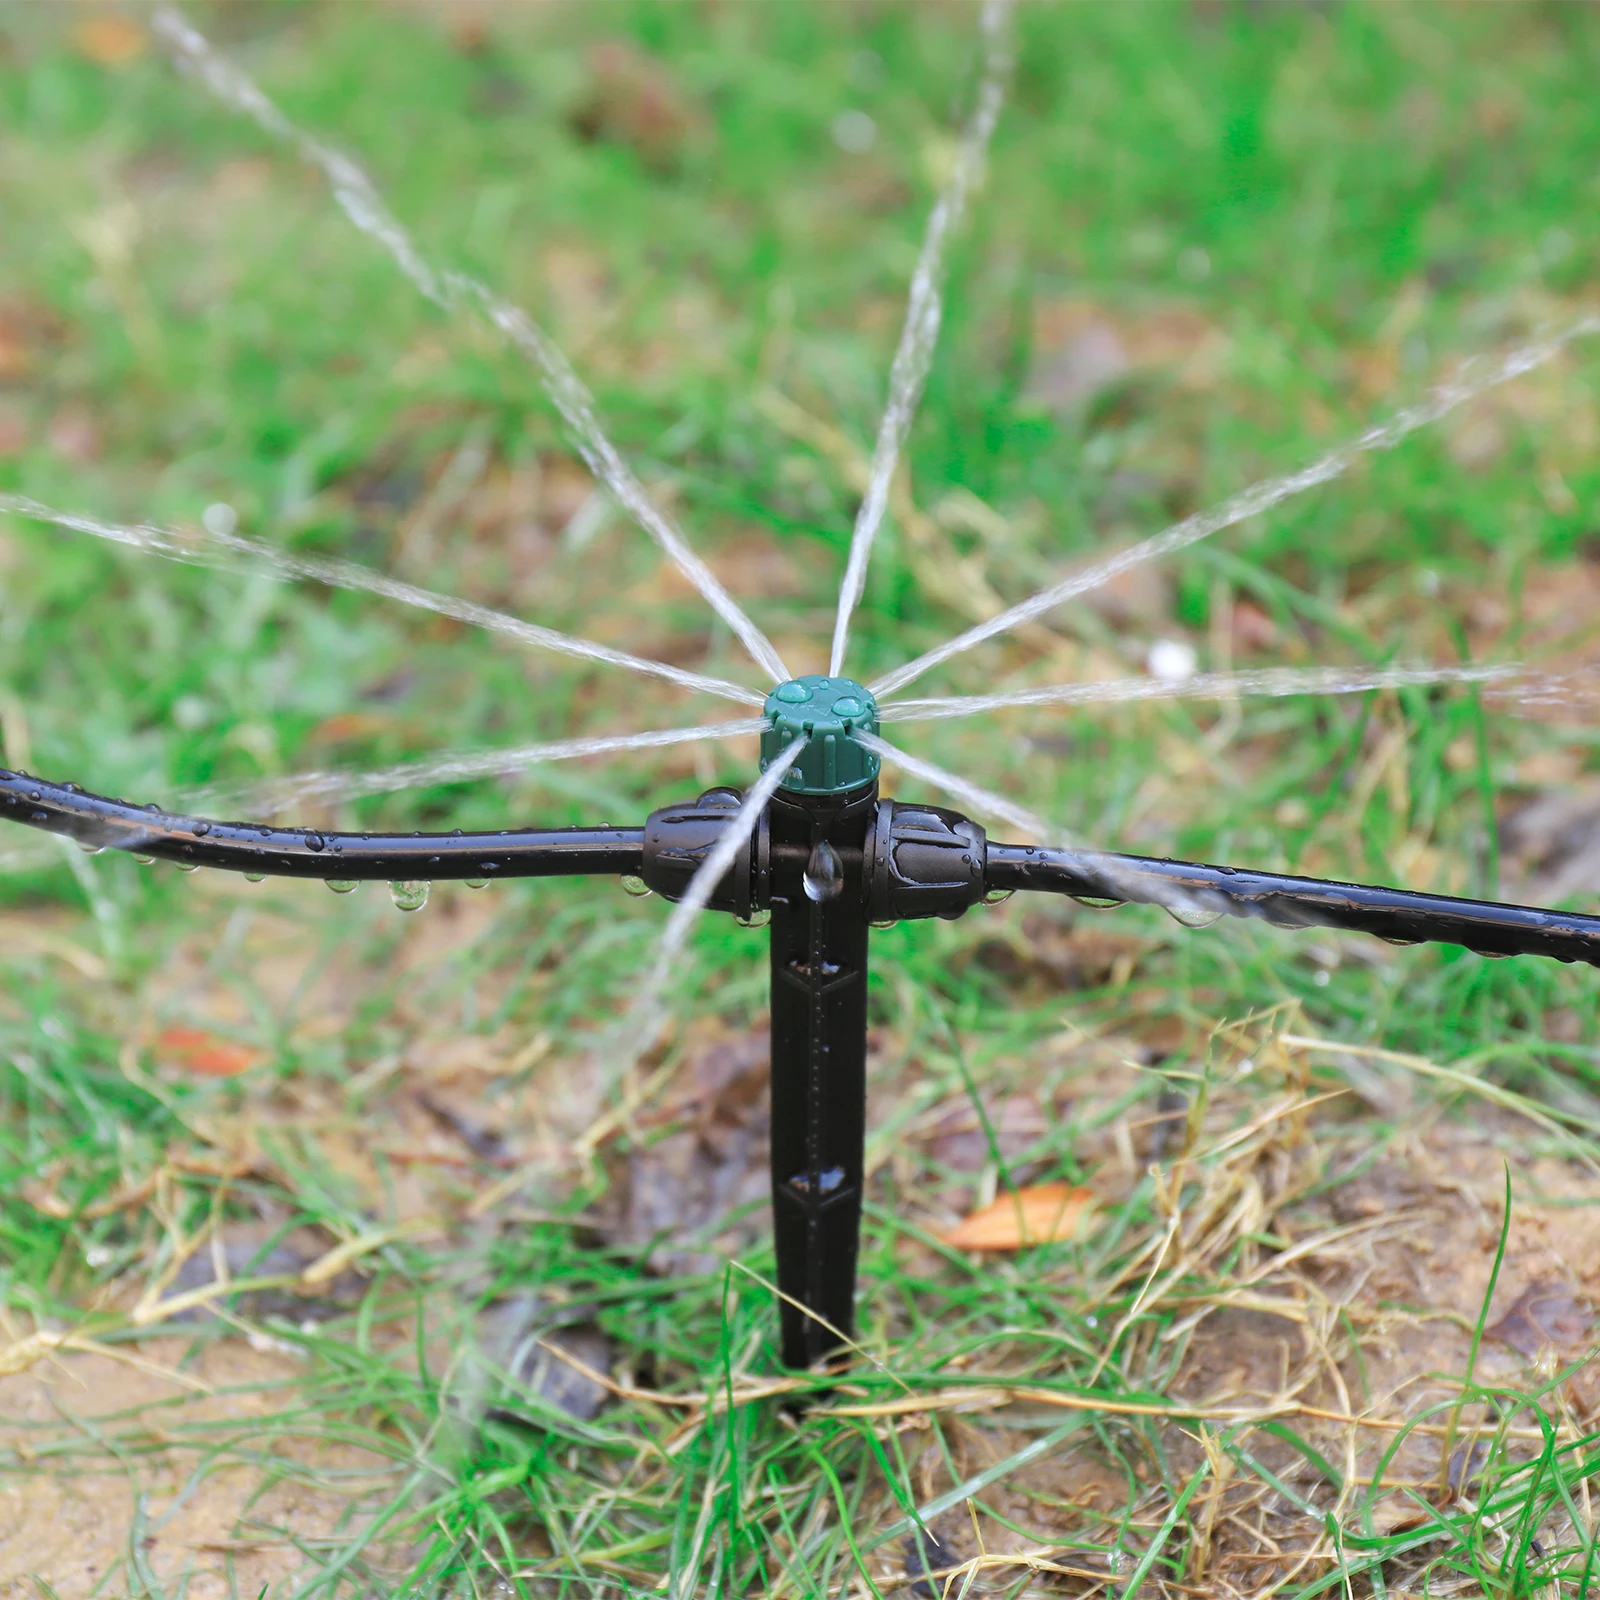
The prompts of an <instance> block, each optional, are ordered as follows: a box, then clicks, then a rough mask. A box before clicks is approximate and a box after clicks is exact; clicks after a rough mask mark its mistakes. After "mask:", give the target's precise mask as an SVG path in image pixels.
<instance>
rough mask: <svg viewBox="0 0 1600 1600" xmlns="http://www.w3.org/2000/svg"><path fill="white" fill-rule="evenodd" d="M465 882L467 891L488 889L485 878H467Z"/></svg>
mask: <svg viewBox="0 0 1600 1600" xmlns="http://www.w3.org/2000/svg"><path fill="white" fill-rule="evenodd" d="M465 881H466V885H467V887H468V888H469V889H487V888H488V887H489V880H488V879H487V878H468V879H466V880H465Z"/></svg>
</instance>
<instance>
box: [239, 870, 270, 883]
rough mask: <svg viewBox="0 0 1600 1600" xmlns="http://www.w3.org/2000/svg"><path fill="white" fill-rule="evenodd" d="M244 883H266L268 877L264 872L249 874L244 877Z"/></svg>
mask: <svg viewBox="0 0 1600 1600" xmlns="http://www.w3.org/2000/svg"><path fill="white" fill-rule="evenodd" d="M244 881H245V882H246V883H265V882H266V881H267V875H266V873H264V872H247V873H245V875H244Z"/></svg>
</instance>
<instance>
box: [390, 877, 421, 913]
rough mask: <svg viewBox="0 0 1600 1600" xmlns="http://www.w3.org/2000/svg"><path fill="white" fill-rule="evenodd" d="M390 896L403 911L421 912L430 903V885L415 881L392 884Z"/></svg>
mask: <svg viewBox="0 0 1600 1600" xmlns="http://www.w3.org/2000/svg"><path fill="white" fill-rule="evenodd" d="M389 896H390V898H391V899H392V900H393V901H394V903H395V904H396V905H397V906H398V907H399V908H400V909H401V910H402V911H420V910H421V909H422V908H423V907H424V906H425V905H427V903H428V885H427V884H426V883H420V882H418V881H417V880H415V879H406V880H404V881H402V882H400V883H391V884H390V885H389Z"/></svg>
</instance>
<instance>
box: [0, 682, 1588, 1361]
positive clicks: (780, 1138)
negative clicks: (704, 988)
mask: <svg viewBox="0 0 1600 1600" xmlns="http://www.w3.org/2000/svg"><path fill="white" fill-rule="evenodd" d="M763 715H764V718H765V723H766V726H765V729H764V731H763V734H762V739H761V761H762V767H763V770H765V768H766V767H767V766H768V765H769V764H770V763H771V762H772V761H774V760H776V759H777V758H778V757H779V756H780V755H782V754H783V753H784V752H786V751H787V750H789V749H790V748H791V746H793V745H794V744H795V742H796V741H798V740H803V741H804V743H803V745H802V747H801V749H800V750H799V752H798V755H797V756H796V758H795V760H794V761H793V763H792V765H791V767H790V769H789V770H788V772H787V773H785V775H784V777H783V780H782V782H781V783H780V785H779V787H778V789H777V791H776V792H775V793H774V795H773V796H772V799H771V800H770V802H769V803H768V804H767V805H766V807H765V808H764V809H763V810H762V811H761V812H760V814H759V815H758V816H757V817H756V818H755V820H754V822H753V824H752V826H751V827H750V829H749V832H748V834H747V835H746V837H744V838H743V839H741V840H740V841H739V845H738V850H737V853H736V855H735V856H734V858H733V861H732V864H731V865H730V866H729V867H728V868H727V870H726V871H725V872H724V873H723V875H722V877H721V879H720V880H719V881H718V883H717V884H716V886H715V888H714V889H713V891H712V894H711V898H710V901H709V904H710V906H711V907H712V908H714V909H716V910H719V911H726V912H729V913H731V914H732V915H733V916H735V917H737V918H739V919H740V921H742V922H743V923H745V924H746V925H749V926H762V925H765V926H766V927H767V929H768V948H769V961H770V964H771V986H772V1090H771V1093H772V1158H771V1173H772V1217H773V1230H774V1236H775V1239H776V1244H777V1259H778V1287H779V1290H780V1291H781V1296H780V1300H779V1319H780V1322H781V1329H782V1355H783V1360H784V1362H785V1363H786V1364H787V1365H789V1366H791V1367H805V1366H810V1365H812V1364H813V1363H814V1362H817V1361H819V1360H821V1359H824V1358H826V1357H829V1356H832V1355H835V1354H836V1353H838V1352H839V1351H840V1349H841V1347H842V1346H843V1345H844V1344H845V1343H846V1342H847V1341H848V1340H849V1339H850V1338H851V1337H852V1334H853V1330H854V1326H855V1279H856V1253H857V1246H858V1242H859V1238H860V1231H861V1201H862V1188H863V1181H864V1171H863V1155H864V1144H865V1132H866V1054H867V954H868V940H869V930H870V929H872V928H873V927H886V926H888V925H890V924H891V923H895V922H903V921H908V920H915V919H917V918H923V917H946V918H955V917H959V916H962V915H963V914H964V913H965V912H967V911H968V910H969V909H970V908H971V907H972V906H974V905H976V904H978V903H979V902H980V901H984V900H992V899H1000V898H1004V897H1005V896H1006V895H1008V894H1010V893H1012V892H1013V891H1015V890H1018V889H1025V890H1033V891H1036V892H1037V891H1042V892H1046V893H1053V894H1064V895H1069V896H1072V897H1074V898H1076V899H1080V900H1084V901H1088V902H1092V903H1094V904H1099V905H1104V904H1106V903H1107V902H1118V903H1120V902H1127V901H1142V902H1146V903H1152V904H1160V905H1166V906H1169V907H1170V906H1173V905H1175V904H1181V905H1182V906H1183V907H1184V908H1186V909H1187V910H1188V911H1191V912H1196V913H1198V916H1197V917H1196V918H1195V920H1209V919H1210V918H1211V917H1213V916H1235V917H1257V918H1261V919H1264V920H1265V921H1267V922H1271V923H1274V924H1276V925H1277V926H1279V927H1288V928H1303V927H1327V928H1344V929H1350V930H1353V931H1358V932H1362V933H1371V934H1376V935H1377V936H1379V937H1380V938H1384V939H1388V940H1390V941H1391V942H1393V943H1397V944H1417V943H1422V942H1434V943H1441V944H1457V945H1463V946H1465V947H1466V948H1467V949H1469V950H1474V951H1477V952H1479V953H1480V954H1483V955H1490V956H1508V955H1539V956H1549V957H1552V958H1553V959H1555V960H1557V961H1584V962H1587V963H1588V964H1589V965H1591V966H1600V917H1589V916H1582V915H1579V914H1576V913H1573V912H1565V911H1545V910H1539V909H1536V908H1533V907H1528V906H1513V905H1501V904H1498V903H1495V902H1491V901H1482V900H1462V899H1456V898H1454V897H1451V896H1446V895H1433V894H1415V893H1412V892H1410V891H1408V890H1402V889H1386V888H1379V887H1374V886H1369V885H1365V884H1352V883H1336V882H1330V881H1327V880H1325V879H1319V878H1300V877H1289V876H1286V875H1284V874H1281V873H1270V872H1251V871H1247V870H1244V869H1241V868H1235V867H1224V866H1203V865H1199V864H1196V863H1192V862H1185V861H1167V860H1161V859H1156V858H1152V857H1144V856H1129V855H1116V854H1110V853H1101V852H1091V851H1080V850H1071V849H1058V848H1050V847H1046V846H1042V845H1015V844H996V843H993V842H991V841H990V840H989V839H988V838H987V836H986V835H985V833H984V830H983V829H982V828H981V827H980V826H979V825H978V824H977V823H975V822H973V821H971V820H970V819H968V818H967V817H964V816H962V815H960V814H959V813H958V812H955V811H950V810H946V809H945V808H943V807H941V806H931V805H920V804H907V803H905V802H903V801H895V800H884V799H881V798H880V797H879V795H878V770H879V768H878V757H877V756H876V755H875V754H874V753H873V752H872V751H871V750H870V749H868V748H867V747H866V745H864V744H863V743H861V742H860V741H859V739H858V738H857V735H858V734H867V735H873V734H876V732H877V725H878V724H877V706H876V704H875V702H874V701H873V698H872V696H871V695H870V694H869V693H868V692H867V691H866V690H865V689H864V688H863V687H862V686H861V685H860V684H859V683H856V682H854V681H853V680H851V679H848V678H837V677H820V676H814V677H802V678H793V679H790V680H789V681H788V682H786V683H781V684H779V685H778V686H777V688H775V689H774V690H773V691H772V692H771V694H769V695H768V696H767V700H766V704H765V707H764V709H763ZM740 803H741V797H740V795H739V792H738V791H737V790H734V789H711V790H708V791H707V792H706V793H705V794H702V795H701V796H700V797H699V798H698V799H696V800H691V801H685V802H681V803H678V804H674V805H668V806H663V807H662V808H661V809H660V810H657V811H653V812H651V814H650V816H649V817H648V818H647V819H646V821H645V824H644V826H643V827H639V828H615V827H594V828H557V829H536V828H528V829H511V830H506V831H503V832H498V833H459V832H457V833H445V834H377V833H359V834H358V833H328V832H323V831H320V830H319V831H312V830H309V829H304V828H276V827H268V826H265V825H261V824H256V823H247V822H219V821H213V820H210V819H208V818H198V817H187V816H180V815H174V814H172V813H169V812H165V811H162V810H160V809H159V808H157V807H154V806H144V807H140V806H135V805H130V804H128V803H127V802H125V801H121V800H110V799H105V798H103V797H101V796H99V795H94V794H88V793H86V792H85V791H83V790H82V789H80V788H79V787H78V786H77V785H76V784H71V783H65V784H60V783H48V782H45V781H44V780H42V779H39V778H34V777H30V776H28V775H27V774H26V773H14V772H0V816H4V817H8V818H10V819H11V820H13V821H16V822H21V823H25V824H27V825H29V826H31V827H37V828H44V829H47V830H49V831H50V832H52V833H59V834H65V835H67V836H69V837H71V838H73V839H76V840H77V841H78V842H79V843H81V844H83V845H85V846H88V847H90V848H110V849H119V850H126V851H129V852H130V853H132V854H135V855H138V856H141V857H149V858H155V859H160V860H165V861H173V862H176V863H177V864H178V865H180V866H184V867H197V866H203V867H214V868H218V869H220V870H222V871H225V872H241V873H246V874H249V875H251V876H262V875H267V874H276V875H278V876H281V877H294V878H321V879H324V880H325V881H328V882H332V883H338V884H341V885H342V884H344V883H353V882H355V881H357V880H361V879H387V880H390V881H391V882H404V883H407V884H416V883H423V882H426V881H428V880H430V879H441V880H442V879H471V880H478V879H486V880H493V879H495V878H540V877H571V876H579V875H584V874H609V875H614V876H620V877H627V878H637V879H642V880H643V882H644V883H645V884H646V885H648V886H649V887H650V888H651V889H654V890H655V891H656V892H657V893H658V894H661V895H662V896H664V897H665V898H666V899H669V900H677V899H679V898H681V897H682V895H683V894H684V892H685V891H686V889H687V888H688V885H689V882H690V880H691V879H692V878H693V876H694V873H695V870H696V868H697V867H698V866H699V865H700V864H701V863H702V862H703V861H704V860H705V859H706V857H707V855H708V854H709V853H710V852H711V851H712V850H713V849H714V848H715V847H716V846H717V844H718V843H719V842H720V841H721V840H722V839H723V837H724V835H725V833H726V831H727V829H728V828H729V826H730V825H731V824H732V823H733V822H734V821H735V819H736V818H737V817H738V815H739V811H740Z"/></svg>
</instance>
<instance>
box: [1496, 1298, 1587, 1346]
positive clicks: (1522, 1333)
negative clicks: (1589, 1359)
mask: <svg viewBox="0 0 1600 1600" xmlns="http://www.w3.org/2000/svg"><path fill="white" fill-rule="evenodd" d="M1592 1323H1593V1318H1592V1317H1591V1316H1590V1314H1589V1312H1588V1310H1587V1309H1586V1308H1585V1307H1583V1306H1581V1305H1579V1304H1578V1302H1577V1300H1576V1299H1574V1298H1573V1295H1572V1291H1571V1290H1570V1289H1567V1288H1565V1287H1564V1286H1563V1285H1561V1284H1559V1283H1536V1284H1534V1285H1533V1286H1532V1287H1531V1288H1528V1289H1524V1290H1523V1291H1522V1293H1521V1294H1519V1295H1518V1296H1517V1298H1516V1300H1515V1301H1513V1302H1512V1305H1511V1309H1510V1310H1509V1311H1507V1312H1506V1314H1505V1315H1504V1316H1503V1317H1502V1318H1501V1319H1500V1320H1499V1321H1498V1322H1497V1323H1495V1324H1494V1325H1493V1326H1492V1327H1489V1328H1485V1329H1484V1330H1483V1331H1484V1333H1485V1334H1487V1335H1488V1337H1489V1338H1491V1339H1498V1340H1499V1341H1500V1342H1501V1343H1502V1344H1508V1345H1510V1346H1511V1348H1512V1349H1513V1350H1517V1351H1520V1352H1521V1353H1522V1354H1523V1355H1525V1356H1526V1357H1527V1358H1528V1359H1529V1360H1530V1361H1531V1360H1533V1358H1534V1357H1535V1356H1537V1355H1538V1354H1539V1352H1540V1351H1541V1350H1543V1349H1544V1348H1545V1347H1546V1346H1547V1345H1550V1346H1554V1347H1555V1348H1556V1349H1557V1350H1572V1349H1575V1348H1577V1347H1578V1346H1580V1345H1582V1344H1583V1343H1584V1342H1585V1341H1586V1340H1587V1339H1588V1337H1589V1329H1590V1327H1591V1326H1592Z"/></svg>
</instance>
